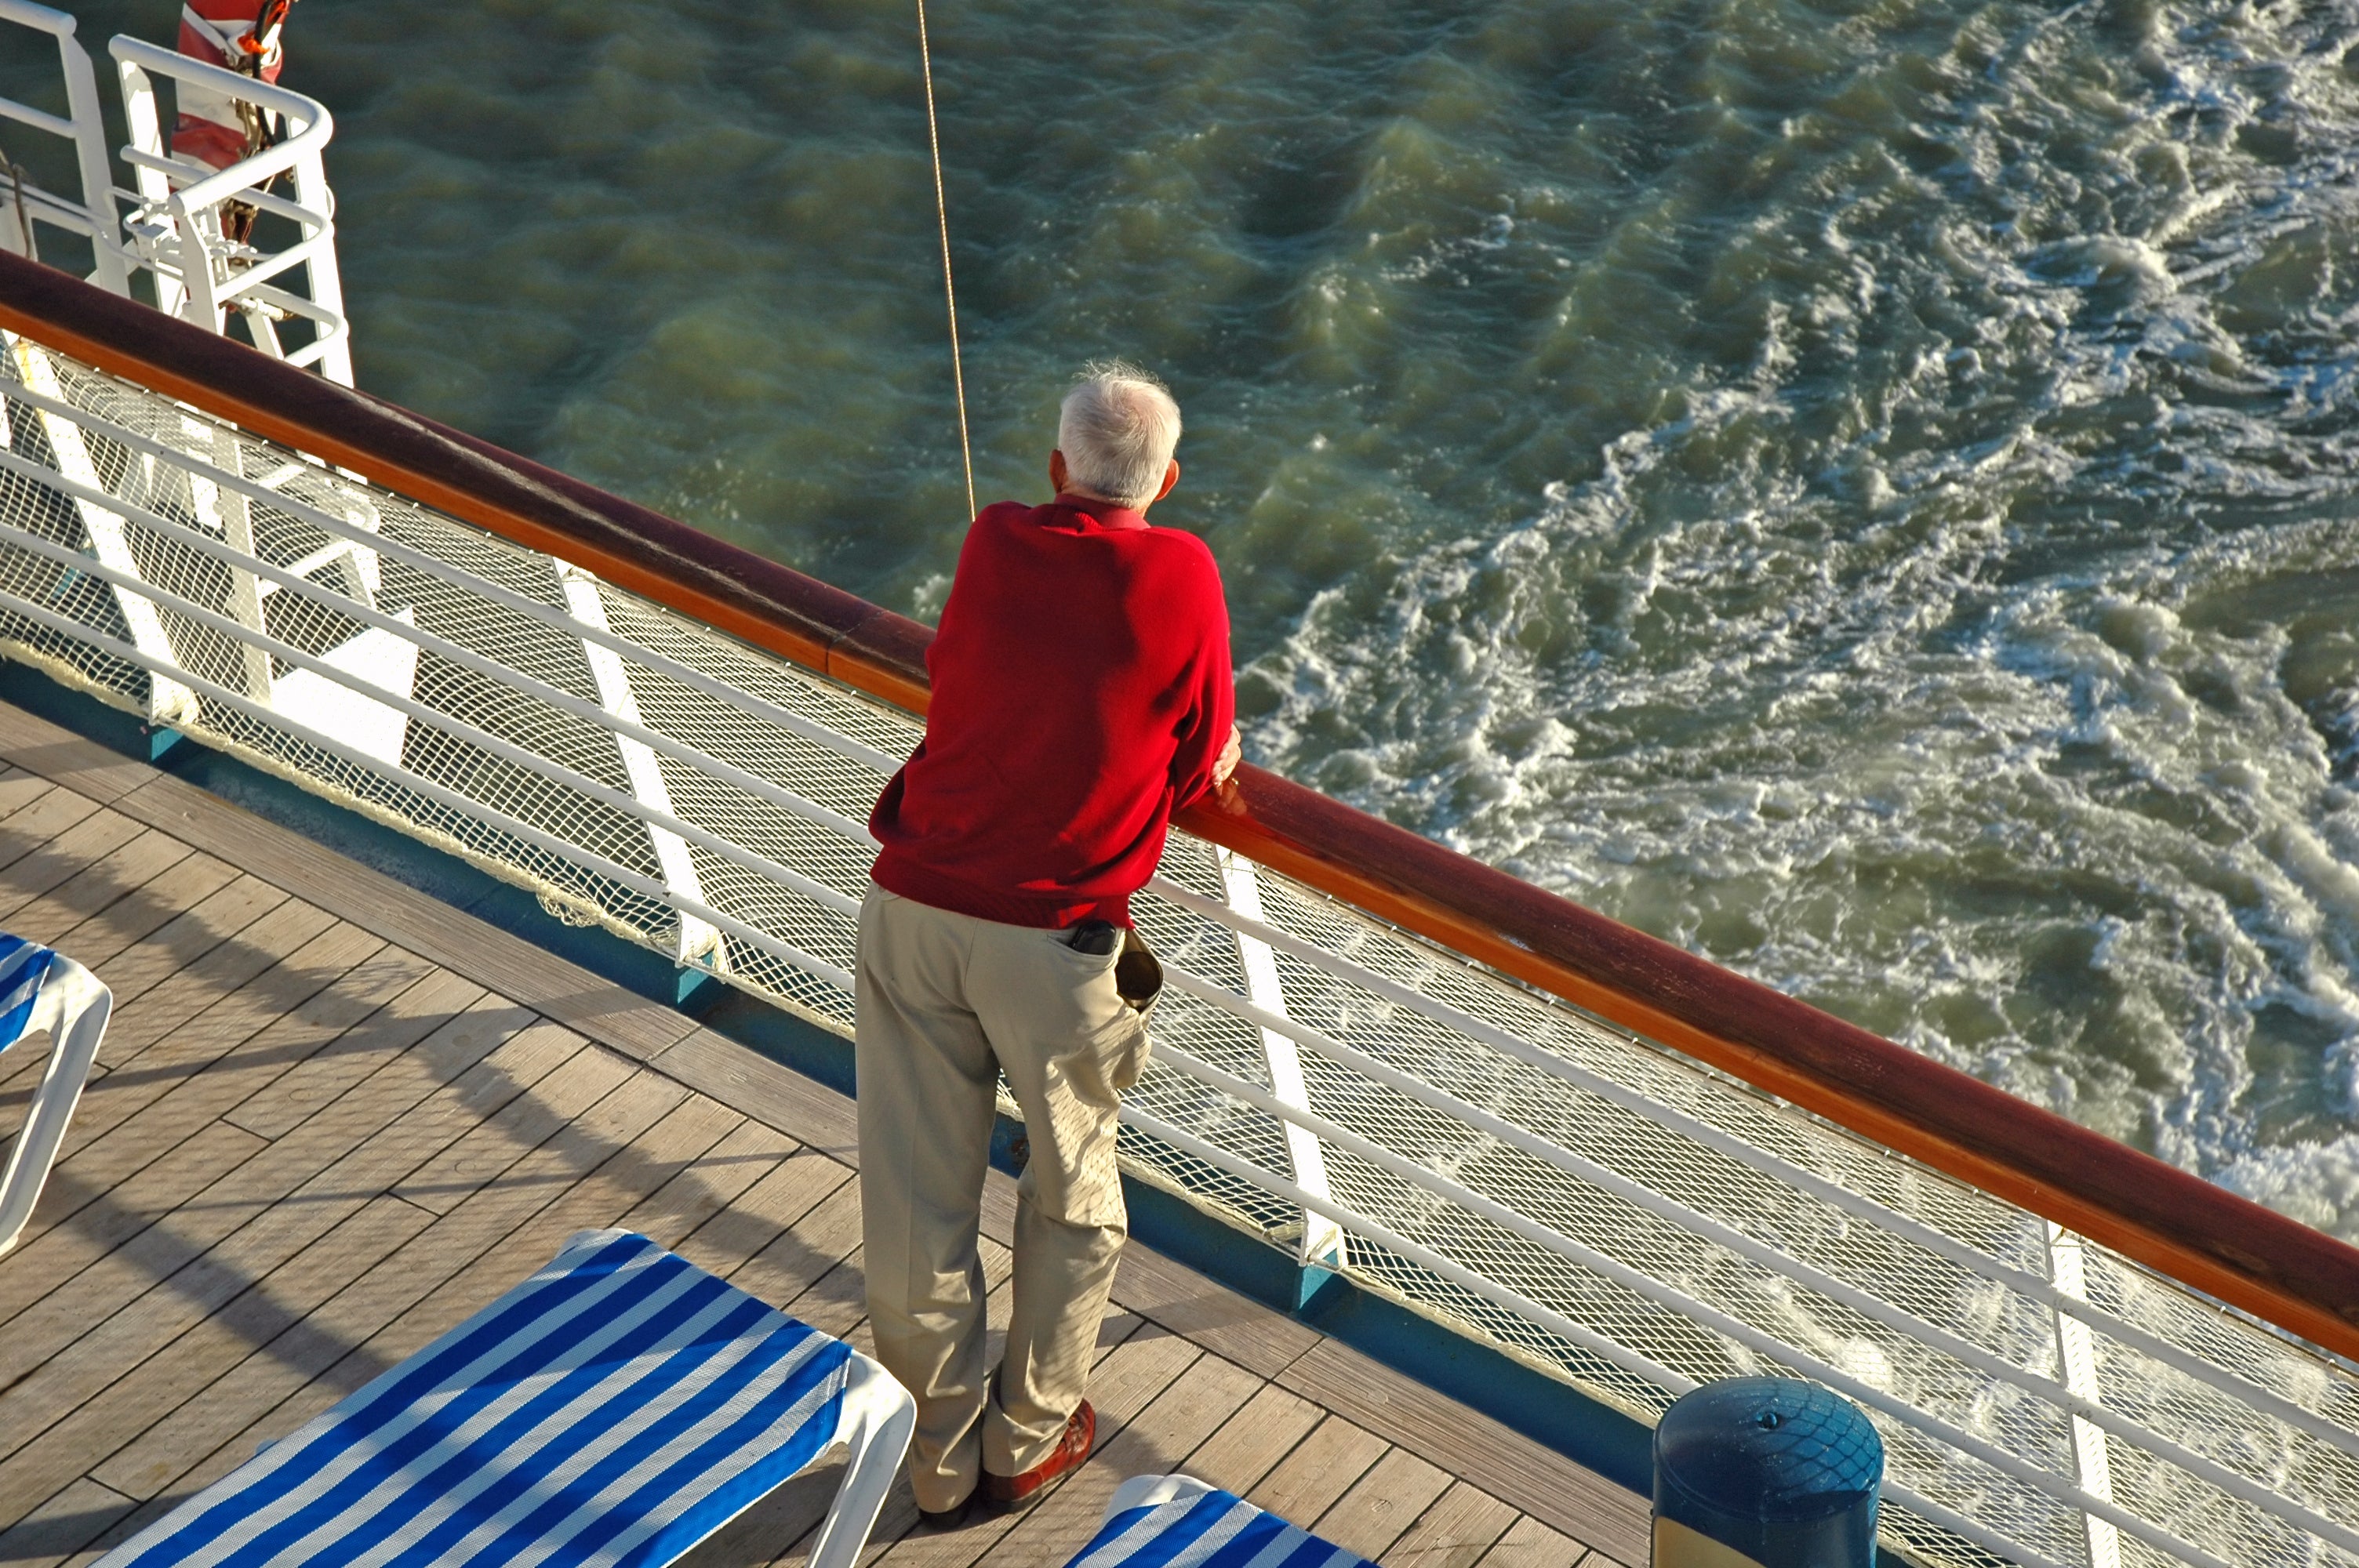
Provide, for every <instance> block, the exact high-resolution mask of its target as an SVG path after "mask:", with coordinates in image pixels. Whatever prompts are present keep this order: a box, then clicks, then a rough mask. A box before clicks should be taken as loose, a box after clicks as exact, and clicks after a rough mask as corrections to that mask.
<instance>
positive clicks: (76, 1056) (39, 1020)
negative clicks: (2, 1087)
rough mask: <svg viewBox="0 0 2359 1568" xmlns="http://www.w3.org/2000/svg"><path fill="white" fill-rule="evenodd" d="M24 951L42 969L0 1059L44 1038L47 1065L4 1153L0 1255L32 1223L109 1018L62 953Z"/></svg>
mask: <svg viewBox="0 0 2359 1568" xmlns="http://www.w3.org/2000/svg"><path fill="white" fill-rule="evenodd" d="M27 947H28V948H29V949H30V950H31V951H33V952H35V953H37V954H40V955H46V957H47V959H48V964H49V968H48V970H47V972H46V973H44V974H43V975H42V977H41V981H40V992H39V994H38V996H37V997H36V998H35V999H34V1002H33V1008H32V1012H31V1015H30V1016H29V1017H27V1019H26V1021H25V1027H24V1029H23V1030H22V1031H21V1032H20V1033H17V1034H16V1036H14V1037H13V1038H11V1039H8V1040H5V1041H0V1051H5V1050H7V1049H9V1048H10V1047H12V1046H15V1045H16V1044H19V1043H20V1042H22V1041H23V1040H25V1039H27V1037H29V1036H31V1035H34V1034H38V1033H48V1035H49V1065H48V1066H47V1067H45V1068H43V1069H42V1071H41V1083H40V1087H38V1088H37V1089H35V1090H34V1091H33V1104H32V1108H31V1109H30V1110H28V1111H27V1113H26V1116H25V1127H24V1130H23V1131H22V1132H20V1133H18V1134H17V1136H16V1147H15V1148H13V1149H11V1150H10V1151H9V1152H8V1164H7V1169H6V1170H5V1172H0V1255H5V1254H6V1253H7V1252H8V1251H9V1250H10V1249H12V1248H14V1247H15V1246H16V1238H18V1237H19V1236H21V1235H23V1234H24V1230H25V1222H26V1221H27V1220H29V1219H30V1218H32V1217H33V1206H34V1205H35V1204H36V1203H38V1202H39V1201H40V1196H41V1188H42V1187H43V1186H44V1185H46V1184H48V1182H49V1168H50V1167H51V1166H52V1165H54V1164H56V1163H57V1159H58V1150H59V1148H60V1146H61V1145H63V1144H64V1142H65V1139H66V1125H67V1124H68V1123H69V1122H71V1120H72V1119H73V1113H74V1107H75V1106H77V1105H79V1104H80V1103H81V1102H82V1086H83V1085H85V1084H87V1083H88V1082H89V1081H90V1069H91V1066H92V1064H93V1063H95V1062H96V1061H97V1060H98V1046H99V1042H100V1040H101V1039H103V1037H104V1036H105V1033H106V1020H107V1016H108V1014H110V1013H111V1012H113V1011H114V992H112V991H110V990H108V989H106V987H105V986H104V985H103V984H102V983H100V980H99V979H98V977H97V976H96V975H93V974H92V973H91V972H90V971H89V970H88V969H85V968H82V966H81V965H80V964H77V963H75V962H74V961H73V960H72V959H71V958H69V957H66V956H65V955H64V954H62V953H59V952H55V951H52V950H51V949H49V948H47V947H42V946H38V944H29V943H28V944H27Z"/></svg>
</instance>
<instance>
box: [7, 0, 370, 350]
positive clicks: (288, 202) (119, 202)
mask: <svg viewBox="0 0 2359 1568" xmlns="http://www.w3.org/2000/svg"><path fill="white" fill-rule="evenodd" d="M0 23H9V24H14V25H15V26H16V27H27V28H30V29H32V30H34V31H36V32H39V33H44V34H47V35H48V36H49V38H52V39H54V40H55V44H56V48H57V51H58V68H59V73H60V77H61V78H62V80H63V83H64V87H65V93H66V103H67V113H66V114H64V115H58V114H50V113H49V112H48V111H47V110H44V109H41V108H38V107H37V106H35V105H32V104H29V103H18V102H16V101H15V100H13V99H6V98H0V119H5V120H9V121H13V122H15V123H16V124H22V125H27V126H29V127H31V128H33V129H35V130H38V131H40V132H43V133H45V134H47V135H50V136H54V137H58V138H60V139H62V140H64V141H66V142H68V143H70V144H71V146H72V149H73V156H74V161H75V166H76V168H77V171H78V173H79V175H80V178H81V184H82V194H81V196H80V198H79V199H76V198H73V197H70V196H65V195H60V194H59V193H57V192H53V191H49V190H45V189H42V188H40V187H39V186H38V185H36V184H34V183H33V182H32V181H31V180H30V179H28V178H25V177H24V176H23V175H22V174H21V173H16V172H12V171H11V170H9V169H5V168H0V250H7V251H9V252H11V253H13V254H17V255H23V256H28V257H31V258H32V259H34V260H38V259H40V249H39V239H38V232H39V228H38V226H47V227H49V228H53V229H58V230H61V231H63V232H66V233H69V234H71V235H73V236H75V237H77V238H78V239H81V240H82V241H84V242H86V243H88V244H89V246H90V248H91V254H92V268H93V270H92V273H91V275H90V281H91V282H92V283H95V284H97V285H98V286H99V287H103V288H105V289H106V290H108V291H109V292H110V293H114V294H119V295H123V296H125V297H130V296H131V295H132V293H133V287H132V285H133V280H134V279H135V278H136V277H139V276H145V277H146V278H147V287H149V288H151V289H152V290H153V291H154V295H155V303H156V304H157V305H158V307H159V308H162V309H163V310H165V311H166V312H168V313H169V314H171V315H175V316H179V317H180V318H181V319H184V320H189V321H193V322H195V323H197V324H198V325H200V326H202V327H203V328H205V329H206V330H208V331H212V332H223V331H225V330H227V327H228V323H229V319H230V318H231V317H232V316H235V317H236V318H238V319H239V320H240V321H241V322H242V323H243V325H244V327H245V333H246V335H247V337H248V338H250V339H251V340H252V341H253V342H254V344H255V347H257V348H259V349H261V350H262V351H264V352H265V353H267V354H270V355H272V356H274V357H276V358H279V359H284V360H287V361H288V362H291V363H294V364H298V365H306V366H310V367H313V368H316V369H317V370H318V371H319V372H320V373H321V374H323V375H325V376H327V377H328V378H329V379H331V380H332V381H337V382H341V383H342V384H344V385H346V386H350V385H351V384H352V382H353V358H352V329H351V326H350V324H349V322H348V321H347V320H346V319H345V316H344V297H343V281H342V274H341V272H340V271H339V268H338V265H337V260H336V234H335V196H334V193H333V192H332V191H331V190H330V189H329V188H328V180H327V171H326V166H325V165H324V164H323V163H322V161H321V150H322V149H323V148H324V147H326V146H327V145H328V142H329V140H330V139H331V138H332V136H333V135H334V134H335V124H334V122H333V120H332V118H331V117H330V116H329V114H328V112H327V110H326V109H325V108H324V107H322V106H321V104H320V103H319V102H318V101H317V100H315V99H311V98H307V97H305V96H304V95H303V94H301V93H299V92H289V91H288V90H287V89H285V88H283V87H277V86H273V85H271V84H270V83H267V82H264V81H257V80H255V78H253V77H248V76H241V75H239V74H237V73H236V72H235V71H231V70H223V69H222V68H221V67H219V66H216V65H211V64H208V63H206V62H204V61H201V60H194V59H189V58H188V57H187V56H185V55H180V54H176V53H174V52H173V51H172V50H170V49H159V48H158V47H157V46H155V45H153V44H149V43H143V42H141V41H140V40H139V39H137V38H128V37H117V38H114V40H113V41H112V42H111V43H109V45H108V46H107V48H108V52H109V53H110V54H111V55H112V56H113V57H114V63H115V75H116V79H117V81H118V84H119V85H120V87H121V90H122V94H123V108H124V117H125V123H126V124H127V125H128V127H129V130H130V135H131V140H130V142H129V144H128V145H126V146H123V147H122V148H120V149H118V150H119V153H120V157H121V158H122V161H123V162H124V163H125V165H126V166H128V167H129V168H130V170H131V177H132V182H133V183H132V187H131V188H129V189H125V188H123V187H119V186H117V185H115V184H114V179H113V178H112V176H111V175H110V173H109V169H110V165H109V162H108V158H107V150H106V132H105V128H104V125H103V123H102V121H101V119H100V114H99V103H98V87H97V79H96V77H95V76H94V74H93V73H92V70H91V62H90V57H89V55H88V54H87V53H85V52H84V51H83V49H82V45H81V43H80V42H78V41H77V40H76V39H75V38H74V18H73V17H72V16H69V15H67V14H66V13H65V12H63V11H58V10H53V9H51V8H50V7H49V6H47V5H35V4H33V3H32V0H0ZM158 77H162V78H164V79H166V80H168V81H171V82H173V83H174V84H175V88H176V90H177V91H181V92H187V91H190V90H195V91H198V92H202V93H204V94H205V95H207V96H208V98H209V99H211V100H212V101H213V102H216V103H223V104H232V105H234V104H244V105H246V106H248V107H249V108H251V109H252V110H253V111H254V113H255V115H256V116H257V118H258V120H259V122H260V123H263V124H274V125H275V126H276V127H277V137H276V139H275V140H274V141H273V143H272V145H270V146H266V147H264V148H262V149H261V150H260V151H258V152H257V153H255V156H253V157H248V158H245V159H243V160H241V161H239V162H237V163H234V164H232V165H231V166H230V167H228V168H223V169H214V168H211V167H209V166H208V165H205V164H202V163H199V162H195V161H193V160H191V159H189V158H185V157H174V156H172V151H171V142H170V125H169V124H168V121H167V120H166V119H165V117H164V114H163V111H162V107H161V105H160V103H158V97H157V92H156V81H155V79H156V78H158ZM282 181H283V182H285V183H286V184H287V185H288V187H289V188H290V189H289V192H288V193H287V194H281V193H279V192H278V191H277V189H276V187H277V186H278V185H279V184H280V183H281V182H282ZM240 208H251V209H253V210H254V211H255V213H257V214H259V215H260V216H261V217H262V218H264V219H268V220H273V221H274V222H283V224H284V225H285V227H284V228H283V229H277V228H275V227H274V223H273V222H256V223H255V224H253V225H251V232H249V233H247V234H246V235H245V237H243V238H240V237H239V236H238V235H237V234H235V233H234V232H233V229H232V225H230V224H228V223H226V222H224V214H225V213H227V212H231V211H236V210H237V209H240ZM274 233H275V234H276V235H277V238H276V239H275V240H274V238H273V235H274ZM290 323H299V324H301V327H302V330H303V336H302V337H300V338H299V340H298V341H296V342H294V343H292V344H289V343H288V342H287V341H286V340H285V338H284V336H283V333H282V329H283V328H285V327H286V326H288V324H290Z"/></svg>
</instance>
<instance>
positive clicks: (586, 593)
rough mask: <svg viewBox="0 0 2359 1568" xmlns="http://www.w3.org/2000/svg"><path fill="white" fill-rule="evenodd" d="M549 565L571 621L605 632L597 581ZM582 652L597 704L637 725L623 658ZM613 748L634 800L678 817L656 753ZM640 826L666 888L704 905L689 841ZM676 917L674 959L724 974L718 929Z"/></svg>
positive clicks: (631, 746)
mask: <svg viewBox="0 0 2359 1568" xmlns="http://www.w3.org/2000/svg"><path fill="white" fill-rule="evenodd" d="M549 565H551V566H553V567H555V568H557V579H558V581H559V582H560V583H562V584H563V585H564V587H565V607H566V608H567V609H568V610H571V611H572V612H573V618H574V619H575V620H576V621H579V622H582V624H583V625H584V626H587V627H591V628H592V629H593V630H596V631H599V632H605V631H607V630H608V627H607V625H606V601H605V600H604V599H603V597H601V595H600V593H599V590H598V579H596V578H595V577H592V575H591V574H590V573H588V572H586V571H583V570H582V568H580V567H577V566H573V565H571V564H569V563H567V562H565V561H560V560H558V559H556V558H555V557H551V558H550V561H549ZM582 655H583V656H584V657H585V658H587V659H588V660H589V661H590V675H591V677H592V679H593V680H595V681H596V682H597V683H598V702H599V706H600V707H602V708H604V709H605V710H606V711H607V712H608V713H610V714H612V715H613V716H614V718H616V719H621V720H622V721H623V722H624V723H625V724H632V725H636V724H639V723H640V722H641V720H640V718H639V698H638V694H637V693H636V692H634V691H633V690H632V689H631V672H630V670H629V667H628V666H626V665H625V664H624V663H623V659H622V655H621V654H617V653H615V652H614V649H612V648H610V647H608V646H606V644H605V643H603V642H597V641H593V640H592V639H590V638H587V637H585V638H583V639H582ZM614 745H615V748H616V749H617V750H618V751H620V752H622V754H623V772H624V774H625V776H626V777H627V778H628V779H629V780H630V783H631V794H632V795H633V797H634V798H636V800H637V801H638V803H639V804H640V805H641V806H647V807H648V808H650V809H651V810H655V811H659V812H661V813H663V814H664V815H665V816H674V815H676V814H675V813H674V812H673V810H672V808H671V790H670V787H669V785H667V784H665V783H664V776H663V764H662V763H661V762H658V761H657V760H656V754H655V752H654V750H653V749H652V748H650V747H649V746H648V745H647V743H646V742H645V741H634V740H632V739H631V738H630V737H629V736H627V735H620V734H618V735H616V736H615V737H614ZM642 826H644V827H646V828H647V842H648V843H649V844H651V845H652V846H654V849H655V853H656V864H657V865H658V866H659V867H661V868H662V869H663V880H664V885H665V886H666V887H668V888H669V889H671V891H672V892H674V893H676V894H678V895H679V897H680V898H682V899H685V900H687V901H689V902H690V903H698V904H701V903H704V883H703V881H701V879H700V878H699V877H698V876H697V873H696V862H695V861H694V860H690V858H689V853H688V842H687V840H685V839H683V838H681V837H680V836H679V834H677V833H674V832H671V831H669V829H667V828H662V827H657V826H656V825H655V824H654V823H652V822H649V823H645V824H643V825H642ZM674 914H675V916H676V918H677V919H678V920H679V946H678V949H677V951H676V952H675V954H674V957H675V958H676V959H677V960H678V961H679V963H681V964H683V965H691V964H692V965H695V966H697V967H698V968H706V969H711V970H712V971H713V972H715V973H716V974H725V973H727V972H728V968H729V949H728V946H727V945H726V944H724V943H723V941H722V940H721V932H720V930H719V929H718V928H717V927H715V926H714V925H712V923H711V922H709V921H704V920H700V919H698V918H697V917H696V916H694V915H692V914H689V913H688V912H687V911H685V910H679V909H676V910H675V911H674Z"/></svg>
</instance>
